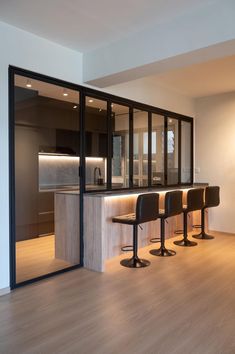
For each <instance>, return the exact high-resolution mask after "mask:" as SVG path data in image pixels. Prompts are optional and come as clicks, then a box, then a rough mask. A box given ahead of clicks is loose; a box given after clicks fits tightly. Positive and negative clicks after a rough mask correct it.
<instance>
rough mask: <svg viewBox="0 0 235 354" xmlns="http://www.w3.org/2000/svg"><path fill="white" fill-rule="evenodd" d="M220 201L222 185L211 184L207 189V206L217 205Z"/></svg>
mask: <svg viewBox="0 0 235 354" xmlns="http://www.w3.org/2000/svg"><path fill="white" fill-rule="evenodd" d="M219 203H220V187H218V186H209V187H206V191H205V207H206V208H211V207H216V206H218V205H219Z"/></svg>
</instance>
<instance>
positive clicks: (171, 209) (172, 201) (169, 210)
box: [165, 191, 183, 217]
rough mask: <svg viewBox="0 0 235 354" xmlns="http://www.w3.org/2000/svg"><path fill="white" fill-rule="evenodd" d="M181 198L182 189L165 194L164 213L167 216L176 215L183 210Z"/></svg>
mask: <svg viewBox="0 0 235 354" xmlns="http://www.w3.org/2000/svg"><path fill="white" fill-rule="evenodd" d="M182 198H183V192H182V191H172V192H167V193H166V194H165V214H166V215H167V217H168V216H174V215H178V214H181V213H182V212H183V205H182V203H183V202H182Z"/></svg>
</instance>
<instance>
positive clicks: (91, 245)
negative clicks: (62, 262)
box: [84, 184, 206, 272]
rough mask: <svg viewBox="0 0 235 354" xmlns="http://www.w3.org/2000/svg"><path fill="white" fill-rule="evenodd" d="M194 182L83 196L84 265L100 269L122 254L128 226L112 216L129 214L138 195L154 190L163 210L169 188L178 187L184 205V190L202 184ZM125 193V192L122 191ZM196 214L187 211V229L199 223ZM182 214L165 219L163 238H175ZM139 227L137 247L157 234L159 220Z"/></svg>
mask: <svg viewBox="0 0 235 354" xmlns="http://www.w3.org/2000/svg"><path fill="white" fill-rule="evenodd" d="M205 186H206V184H200V185H199V184H198V185H193V186H189V187H187V188H183V187H179V188H166V189H164V190H163V189H160V190H157V189H154V190H149V189H146V190H141V191H138V192H137V191H134V192H133V191H127V192H120V193H118V192H116V193H115V192H106V193H105V192H103V193H89V194H85V195H84V266H85V267H86V268H88V269H91V270H95V271H100V272H104V271H105V261H106V260H108V259H110V258H112V257H115V256H118V255H120V254H122V251H121V247H122V246H125V245H131V244H132V227H131V226H130V225H121V224H117V223H113V222H112V218H113V217H114V216H118V215H123V214H128V213H133V212H134V211H135V204H136V199H137V197H138V195H139V194H142V193H148V192H149V193H150V192H156V193H159V195H160V208H161V209H164V195H165V193H166V192H167V191H169V190H182V191H183V200H184V204H185V200H186V195H187V191H188V189H191V188H198V187H203V188H204V187H205ZM124 193H125V194H124ZM199 216H200V213H199V212H193V213H190V218H189V220H188V229H189V230H192V224H200V218H199ZM182 222H183V214H182V215H178V216H174V217H171V218H169V219H168V223H166V238H170V237H175V234H174V232H175V230H178V229H182ZM142 228H143V230H141V229H139V248H141V247H144V246H147V245H149V244H150V239H151V238H153V237H159V236H160V221H159V220H156V221H153V222H148V223H145V224H142Z"/></svg>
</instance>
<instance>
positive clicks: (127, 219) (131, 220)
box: [112, 213, 138, 225]
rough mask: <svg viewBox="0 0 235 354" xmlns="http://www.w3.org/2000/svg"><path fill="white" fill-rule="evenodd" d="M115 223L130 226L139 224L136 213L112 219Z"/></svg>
mask: <svg viewBox="0 0 235 354" xmlns="http://www.w3.org/2000/svg"><path fill="white" fill-rule="evenodd" d="M112 221H113V222H117V223H120V224H128V225H135V224H138V222H137V220H136V215H135V213H131V214H126V215H120V216H115V218H113V219H112Z"/></svg>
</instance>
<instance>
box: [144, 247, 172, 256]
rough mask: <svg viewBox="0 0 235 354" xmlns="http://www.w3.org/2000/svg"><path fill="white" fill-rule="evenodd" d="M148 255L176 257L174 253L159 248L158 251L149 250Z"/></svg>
mask: <svg viewBox="0 0 235 354" xmlns="http://www.w3.org/2000/svg"><path fill="white" fill-rule="evenodd" d="M149 253H151V254H152V255H154V256H159V257H171V256H175V255H176V252H175V251H173V250H168V249H166V248H165V247H160V248H158V249H155V250H151V251H149Z"/></svg>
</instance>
